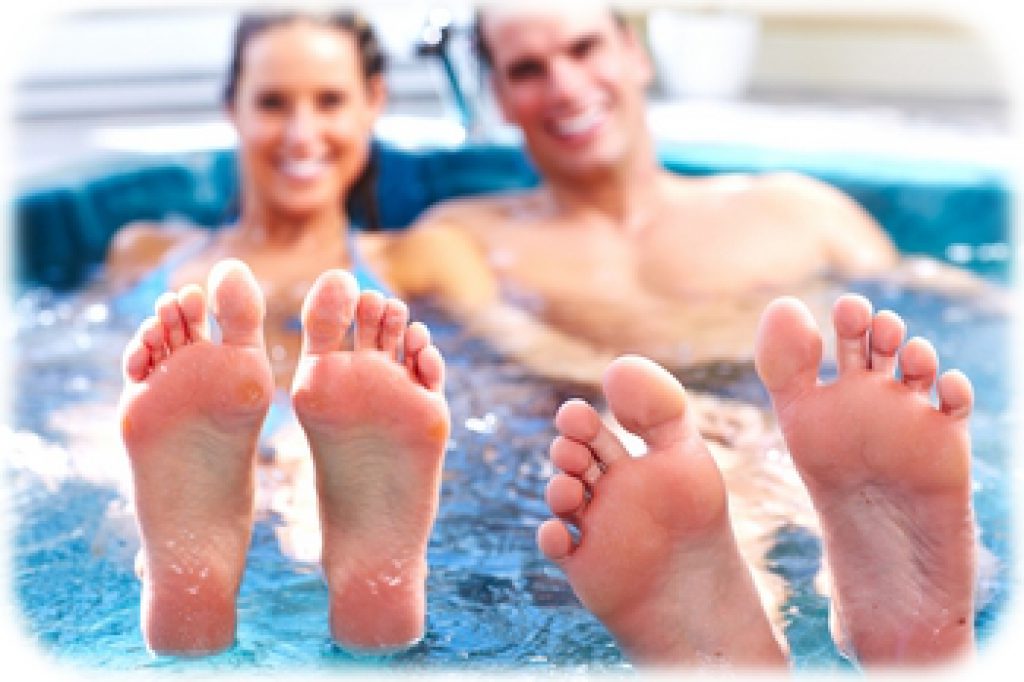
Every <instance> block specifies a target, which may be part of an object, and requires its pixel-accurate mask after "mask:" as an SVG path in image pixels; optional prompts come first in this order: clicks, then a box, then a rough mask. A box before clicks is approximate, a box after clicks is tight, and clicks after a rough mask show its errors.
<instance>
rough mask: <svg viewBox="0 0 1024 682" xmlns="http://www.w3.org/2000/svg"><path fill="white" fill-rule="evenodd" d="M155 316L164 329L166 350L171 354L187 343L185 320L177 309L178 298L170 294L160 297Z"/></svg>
mask: <svg viewBox="0 0 1024 682" xmlns="http://www.w3.org/2000/svg"><path fill="white" fill-rule="evenodd" d="M156 316H157V317H158V318H160V324H162V325H163V327H164V335H165V336H166V338H167V349H168V351H170V352H171V353H173V352H174V351H176V350H178V349H179V348H181V347H182V346H184V345H185V344H186V343H188V336H187V333H186V331H185V319H184V317H183V316H182V312H181V308H179V307H178V297H177V296H176V295H175V294H173V293H170V292H167V293H164V294H161V295H160V298H158V299H157V301H156Z"/></svg>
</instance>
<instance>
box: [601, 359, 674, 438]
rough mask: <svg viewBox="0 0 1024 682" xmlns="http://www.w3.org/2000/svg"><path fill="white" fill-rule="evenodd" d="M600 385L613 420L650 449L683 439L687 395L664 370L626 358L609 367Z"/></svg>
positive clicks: (647, 362) (646, 362)
mask: <svg viewBox="0 0 1024 682" xmlns="http://www.w3.org/2000/svg"><path fill="white" fill-rule="evenodd" d="M603 383H604V394H605V397H606V398H607V399H608V406H609V407H610V408H611V411H612V414H614V415H615V419H616V420H618V422H619V424H621V425H622V426H623V427H624V428H625V429H626V430H628V431H631V432H632V433H635V434H636V435H638V436H640V437H641V438H642V439H643V440H644V442H646V443H647V445H648V447H649V448H650V449H651V450H658V449H662V448H664V447H665V446H666V445H668V444H670V443H672V442H676V441H678V440H679V439H680V438H681V437H682V435H683V428H684V426H685V422H684V419H683V418H684V416H685V414H686V392H685V391H684V390H683V387H682V386H681V385H680V384H679V382H678V381H676V379H675V377H673V376H672V375H671V374H669V373H668V372H667V371H666V370H665V369H663V368H662V367H660V366H658V365H657V364H655V363H654V362H652V361H650V360H648V359H646V358H642V357H639V356H636V355H626V356H623V357H620V358H617V359H616V360H615V361H614V362H612V364H611V365H609V366H608V369H607V370H605V373H604V381H603Z"/></svg>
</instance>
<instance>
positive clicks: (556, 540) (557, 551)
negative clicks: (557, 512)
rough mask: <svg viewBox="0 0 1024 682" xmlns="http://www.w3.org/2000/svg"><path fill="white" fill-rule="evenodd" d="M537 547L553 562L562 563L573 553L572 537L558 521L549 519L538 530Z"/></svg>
mask: <svg viewBox="0 0 1024 682" xmlns="http://www.w3.org/2000/svg"><path fill="white" fill-rule="evenodd" d="M537 547H538V548H539V549H540V551H541V553H542V554H544V556H546V557H547V558H548V559H550V560H551V561H556V562H557V561H561V560H563V559H565V558H566V557H568V556H569V555H570V554H571V553H572V535H571V534H570V533H569V529H568V528H566V526H565V524H564V523H562V522H561V521H559V520H558V519H548V520H547V521H545V522H544V523H542V524H541V525H540V528H538V529H537Z"/></svg>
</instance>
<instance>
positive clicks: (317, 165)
mask: <svg viewBox="0 0 1024 682" xmlns="http://www.w3.org/2000/svg"><path fill="white" fill-rule="evenodd" d="M326 167H327V165H326V164H325V163H324V162H323V161H285V162H283V163H282V164H281V172H283V173H284V174H285V175H289V176H291V177H293V178H297V179H299V180H310V179H312V178H315V177H316V176H317V175H319V174H320V173H322V172H323V171H324V169H325V168H326Z"/></svg>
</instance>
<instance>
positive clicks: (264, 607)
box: [2, 283, 1012, 672]
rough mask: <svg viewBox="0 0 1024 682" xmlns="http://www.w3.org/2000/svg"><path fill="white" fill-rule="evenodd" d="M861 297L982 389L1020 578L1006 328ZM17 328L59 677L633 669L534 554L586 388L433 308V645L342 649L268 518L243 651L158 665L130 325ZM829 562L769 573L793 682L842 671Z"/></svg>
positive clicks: (995, 609) (774, 560)
mask: <svg viewBox="0 0 1024 682" xmlns="http://www.w3.org/2000/svg"><path fill="white" fill-rule="evenodd" d="M858 288H859V289H860V290H861V291H863V292H864V293H866V294H867V295H869V296H870V297H871V298H872V299H873V301H874V302H875V304H876V307H888V308H892V309H894V310H896V311H897V312H899V313H900V314H902V315H903V316H904V317H905V319H906V321H907V324H908V328H909V332H910V334H911V335H922V336H925V337H927V338H929V339H931V340H932V341H933V342H934V343H935V345H936V347H937V350H938V352H939V355H940V361H941V363H942V365H943V366H944V367H950V366H958V367H960V368H961V369H963V370H964V371H965V372H966V373H967V374H968V376H970V377H971V379H972V381H973V382H974V383H975V386H976V392H977V412H976V414H975V416H974V418H973V421H972V429H973V437H974V444H975V457H976V463H975V469H974V478H975V502H976V507H977V515H978V520H979V523H980V525H981V528H982V541H983V543H984V544H985V545H986V546H987V547H988V548H989V549H990V550H992V552H994V554H995V555H996V556H997V557H999V559H1000V561H1001V564H1002V566H1003V567H1006V566H1008V565H1009V563H1010V546H1009V542H1010V541H1009V533H1010V500H1011V496H1010V480H1011V475H1010V474H1011V473H1012V472H1011V463H1010V454H1011V453H1010V449H1009V447H1010V446H1009V443H1008V441H1009V440H1010V439H1009V438H1008V435H1009V434H1010V433H1012V424H1011V418H1012V411H1011V392H1010V386H1009V383H1008V382H1009V379H1008V378H1007V376H1006V375H1007V372H1006V368H1007V367H1008V366H1009V353H1010V350H1009V349H1010V324H1009V322H1008V320H1007V318H1006V317H1005V316H1003V315H1001V314H998V313H994V312H989V311H986V310H985V309H984V307H983V306H977V305H973V304H972V305H965V304H963V303H958V302H955V301H951V300H948V299H945V298H943V297H941V296H937V295H929V294H914V293H908V292H905V291H899V290H891V289H889V288H886V287H883V286H880V285H876V284H870V283H866V284H863V285H859V287H858ZM16 312H17V316H16V317H17V319H16V324H15V326H14V327H13V328H12V329H10V330H9V332H8V335H9V337H10V340H11V341H12V342H13V346H14V348H15V351H16V352H15V357H14V391H13V393H12V395H14V396H16V397H17V399H16V400H15V403H14V410H13V413H12V415H11V422H10V425H9V428H5V430H4V437H3V441H2V442H3V443H4V461H5V463H6V465H7V467H6V468H7V471H6V478H7V480H8V483H9V490H10V492H11V498H12V508H13V510H14V512H15V514H16V517H17V518H16V523H15V525H14V534H13V575H14V583H15V584H14V587H15V594H16V600H17V606H18V607H19V608H20V610H21V611H22V613H23V614H24V625H25V631H26V634H27V635H28V637H29V638H30V639H31V640H33V641H35V642H36V643H37V644H38V645H39V646H40V647H41V648H42V650H43V651H45V652H47V653H48V654H49V655H51V656H52V657H53V658H55V659H56V660H59V661H62V662H65V663H70V664H73V665H75V666H81V667H82V668H84V669H96V668H102V669H105V670H109V669H113V670H136V669H143V668H144V669H160V670H164V669H167V670H172V671H182V670H200V671H207V672H208V671H219V670H229V669H239V668H240V669H242V670H257V671H275V670H276V671H300V670H316V671H326V670H331V669H345V670H353V669H358V670H360V671H364V672H365V671H366V670H367V668H369V669H370V670H375V669H378V668H386V669H409V668H421V667H426V668H433V669H447V668H451V667H459V668H466V667H470V666H471V667H473V668H474V669H479V668H485V669H487V668H505V667H511V666H514V667H517V668H523V667H526V668H534V669H537V670H547V669H551V668H554V667H558V668H559V669H564V668H567V667H568V668H570V669H582V670H589V671H594V670H602V669H621V668H628V667H629V664H628V663H627V662H626V661H625V660H624V658H623V657H622V655H621V653H620V652H619V651H618V649H617V648H616V646H615V644H614V642H613V641H612V640H611V638H610V637H609V635H608V634H607V633H606V632H605V630H604V628H603V627H602V626H601V625H600V623H598V622H597V621H596V620H595V619H594V618H593V617H592V616H590V615H589V613H588V612H587V611H585V610H584V609H583V608H582V607H581V606H579V604H578V602H577V601H576V599H575V597H574V596H573V594H572V591H571V589H570V588H569V587H568V584H567V583H566V581H565V579H564V578H563V577H562V575H561V573H560V572H559V571H558V570H557V569H556V568H555V567H554V566H553V565H552V564H550V563H549V562H547V561H546V560H545V559H543V557H541V555H540V554H539V552H538V551H537V549H536V547H535V545H534V532H535V529H536V527H537V525H538V524H539V523H540V522H541V521H542V520H543V519H544V518H546V517H547V515H548V514H547V511H546V505H545V504H544V502H543V490H544V484H545V482H546V480H547V478H548V476H549V475H550V473H551V469H550V466H549V464H548V463H547V462H546V452H547V446H548V443H549V441H550V438H551V437H552V435H553V431H552V426H551V421H550V420H551V415H552V414H553V413H554V411H555V409H556V408H557V406H558V405H559V404H560V402H561V401H562V400H564V399H565V398H567V397H569V396H571V395H579V392H578V390H576V389H573V388H572V387H566V386H556V385H552V384H550V383H548V382H545V381H541V380H538V379H536V378H533V377H530V376H529V375H527V374H525V373H524V372H523V371H522V370H521V369H520V368H518V367H517V366H515V365H514V364H510V363H507V362H504V361H502V360H501V359H499V358H497V357H495V356H494V355H493V354H492V353H490V352H489V351H488V350H487V349H486V348H485V347H484V346H483V345H482V344H480V343H479V342H476V341H474V340H473V339H471V338H468V337H467V336H466V335H465V334H463V333H462V332H461V331H460V330H458V329H457V328H455V327H453V326H451V325H448V324H445V323H444V321H443V320H441V319H440V318H438V317H436V316H434V315H432V314H431V313H430V312H429V311H420V312H421V313H422V314H423V315H426V317H427V320H426V321H427V322H428V324H430V326H431V328H432V330H433V332H434V336H435V339H436V341H437V343H438V345H439V346H440V347H441V350H442V352H444V354H445V356H446V357H447V358H448V360H449V384H448V395H449V399H450V404H451V410H452V415H453V431H452V438H451V443H450V447H449V451H448V453H447V461H446V466H445V478H444V483H443V486H442V490H441V505H440V515H439V518H438V522H437V524H436V526H435V530H434V533H433V535H432V538H431V542H430V547H429V562H430V567H431V568H430V576H429V579H428V621H427V629H426V636H425V638H424V640H423V641H422V642H420V643H419V644H418V645H416V646H415V647H413V648H412V649H411V650H409V651H406V652H403V653H400V654H396V655H393V656H388V657H381V658H377V659H358V660H357V659H356V658H354V657H352V656H350V655H349V654H347V653H345V652H343V651H341V650H340V649H338V648H337V647H335V646H333V645H332V644H331V642H330V639H329V636H328V631H327V591H326V588H325V587H324V585H323V583H322V581H321V579H320V576H319V574H318V573H317V570H316V568H315V567H313V566H310V565H308V564H302V563H298V562H295V561H293V560H291V559H289V558H288V557H286V556H283V555H282V554H281V552H280V550H279V549H278V546H277V542H276V540H275V537H274V530H275V528H276V527H278V526H280V525H281V520H280V519H278V518H275V517H274V516H273V515H267V516H265V517H262V518H260V519H258V521H257V524H256V527H255V531H254V537H253V545H252V549H251V551H250V554H249V558H248V565H247V570H246V574H245V578H244V581H243V584H242V588H241V593H240V596H239V602H238V613H239V627H238V636H237V643H236V645H235V646H234V647H233V648H232V649H231V650H229V651H227V652H225V653H223V654H220V655H218V656H214V657H210V658H207V659H203V660H200V661H183V660H178V659H172V658H157V657H153V656H151V655H150V654H149V653H148V652H147V651H146V650H145V647H144V646H143V643H142V636H141V633H140V630H139V625H138V605H139V584H138V581H137V580H136V579H135V577H134V574H133V570H132V562H131V558H132V553H133V551H134V546H133V544H132V542H131V541H130V540H126V537H130V533H128V532H127V531H125V532H118V527H117V525H116V524H114V525H113V528H111V521H110V519H111V518H114V519H115V520H117V519H120V521H119V522H120V523H121V524H128V526H130V523H131V520H130V518H123V517H119V516H118V515H117V513H116V510H117V509H118V508H119V507H120V505H121V501H122V500H123V498H124V490H125V488H124V482H125V481H127V466H126V462H125V459H124V457H123V453H122V452H121V450H120V446H119V444H118V442H117V439H116V425H115V424H114V421H115V420H114V419H113V406H114V404H115V403H116V400H117V395H118V393H119V390H120V369H119V366H118V362H119V354H120V349H121V348H122V347H123V345H124V343H125V342H126V341H127V339H128V338H129V337H130V335H131V333H132V332H133V331H134V324H135V323H136V320H128V319H120V318H118V317H116V316H115V315H113V314H112V313H110V311H109V310H108V309H107V308H106V307H105V306H104V305H103V304H102V302H98V301H91V302H90V301H87V300H84V299H82V298H77V299H76V298H60V297H54V296H52V295H50V294H47V293H46V292H38V291H37V292H31V293H30V294H28V295H26V296H24V297H23V298H22V299H20V300H19V302H18V304H17V311H16ZM714 372H717V373H718V375H720V376H718V380H717V383H718V384H719V385H720V389H721V391H722V392H723V393H725V394H727V395H733V396H740V397H743V398H745V399H747V400H753V401H755V402H760V403H761V404H764V395H763V391H762V389H761V388H760V386H759V384H758V382H757V381H756V378H755V377H754V375H753V373H752V371H751V370H750V368H739V369H737V368H728V371H726V370H725V368H717V369H715V370H714ZM583 395H584V397H587V398H588V399H594V398H595V396H593V395H588V394H583ZM111 510H114V511H111ZM128 526H123V527H122V530H124V528H126V527H128ZM97 529H100V530H97ZM819 561H820V545H819V543H818V541H817V539H816V538H815V537H814V536H813V535H811V534H809V533H808V532H807V531H806V530H804V529H802V528H799V527H796V526H786V527H784V528H782V529H781V530H780V531H779V532H778V533H777V534H776V537H775V545H774V547H773V549H772V551H771V552H770V553H769V556H768V562H769V566H770V568H771V570H772V571H774V572H776V573H778V574H779V575H782V576H783V577H784V578H785V579H786V580H787V582H788V584H789V587H790V590H791V597H790V598H789V600H788V601H787V603H786V604H785V607H784V613H785V620H786V623H787V636H788V637H789V640H790V645H791V648H792V652H793V656H794V660H795V664H796V665H797V667H800V668H815V669H816V668H831V669H835V668H847V667H849V666H848V664H847V663H846V662H845V661H844V660H843V659H842V658H841V657H840V656H839V655H838V653H837V652H836V651H835V648H834V646H833V645H832V643H831V640H830V638H829V636H828V632H827V617H828V609H827V602H826V601H825V600H824V599H823V598H822V597H820V596H819V595H817V594H816V593H815V592H814V590H813V586H812V580H813V576H814V573H815V571H816V570H817V567H818V563H819ZM1010 584H1011V580H1010V578H1009V577H1008V570H1007V569H1006V568H1002V569H1000V572H999V573H998V574H997V577H996V580H995V583H994V587H993V588H992V590H991V594H990V596H989V599H988V601H987V605H986V606H985V607H984V609H983V610H982V611H981V612H980V613H979V615H978V618H977V623H978V627H979V634H980V637H981V640H982V643H983V644H984V641H985V640H986V639H987V638H988V637H989V636H990V635H991V633H992V632H993V631H994V630H995V629H997V628H998V627H999V622H1000V617H1001V615H1002V613H1003V612H1004V610H1005V608H1006V603H1007V599H1008V596H1009V589H1010Z"/></svg>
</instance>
